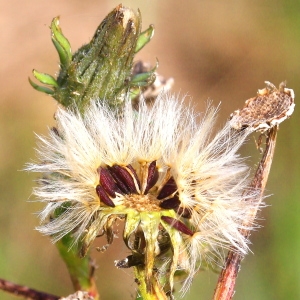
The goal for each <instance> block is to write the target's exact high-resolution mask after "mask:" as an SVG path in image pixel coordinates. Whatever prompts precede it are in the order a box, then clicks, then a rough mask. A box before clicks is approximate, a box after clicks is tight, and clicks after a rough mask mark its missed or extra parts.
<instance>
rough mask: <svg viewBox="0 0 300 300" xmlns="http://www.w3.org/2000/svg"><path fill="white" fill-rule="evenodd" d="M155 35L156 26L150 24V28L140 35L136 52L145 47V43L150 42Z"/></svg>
mask: <svg viewBox="0 0 300 300" xmlns="http://www.w3.org/2000/svg"><path fill="white" fill-rule="evenodd" d="M153 35H154V26H153V25H150V26H149V28H148V29H146V30H145V31H143V32H142V33H141V34H140V35H139V37H138V40H137V43H136V47H135V53H137V52H139V51H140V50H141V49H142V48H144V47H145V45H146V44H148V43H149V42H150V40H151V39H152V37H153Z"/></svg>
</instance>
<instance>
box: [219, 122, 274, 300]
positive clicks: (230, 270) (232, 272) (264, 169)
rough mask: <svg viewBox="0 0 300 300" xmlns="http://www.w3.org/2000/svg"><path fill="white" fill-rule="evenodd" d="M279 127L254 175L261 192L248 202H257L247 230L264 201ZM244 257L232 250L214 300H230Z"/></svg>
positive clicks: (246, 232)
mask: <svg viewBox="0 0 300 300" xmlns="http://www.w3.org/2000/svg"><path fill="white" fill-rule="evenodd" d="M277 129H278V128H277V126H275V127H273V128H272V129H270V130H269V132H268V135H267V140H266V147H265V151H264V153H263V156H262V158H261V161H260V163H259V165H258V168H257V170H256V173H255V175H254V178H253V181H252V183H251V188H254V189H256V190H258V191H259V195H258V197H257V199H249V200H248V201H253V202H256V205H255V208H254V209H253V210H252V211H251V212H250V216H249V218H246V219H247V222H246V223H245V224H243V225H245V228H247V227H251V224H253V222H254V220H255V218H256V215H257V211H258V209H259V207H260V205H261V202H262V199H263V193H264V190H265V187H266V183H267V180H268V176H269V173H270V168H271V165H272V160H273V156H274V150H275V144H276V136H277ZM242 234H243V235H244V236H245V237H247V238H248V237H249V235H250V231H249V230H243V231H242ZM243 258H244V256H243V255H242V254H241V253H239V252H238V251H237V250H235V249H232V250H230V251H229V252H228V255H227V258H226V263H225V268H224V269H223V270H222V272H221V274H220V277H219V279H218V284H217V287H216V290H215V294H214V297H213V300H230V299H232V297H233V294H234V287H235V282H236V279H237V275H238V272H239V270H240V264H241V261H242V260H243Z"/></svg>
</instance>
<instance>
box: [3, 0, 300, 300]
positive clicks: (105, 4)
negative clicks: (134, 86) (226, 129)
mask: <svg viewBox="0 0 300 300" xmlns="http://www.w3.org/2000/svg"><path fill="white" fill-rule="evenodd" d="M117 4H119V1H115V0H113V1H112V0H111V1H104V0H102V1H100V0H98V1H96V0H86V1H79V0H78V1H77V0H65V1H59V0H52V1H44V0H27V1H22V2H21V1H16V0H12V1H4V0H1V1H0V22H1V31H0V37H1V46H0V56H1V67H0V74H1V76H0V78H1V89H0V94H1V96H0V112H1V113H0V176H1V178H0V191H1V197H0V277H1V278H5V279H7V280H11V281H13V282H16V283H19V284H24V285H28V286H30V287H32V288H36V289H39V290H43V291H46V292H49V293H53V294H57V295H67V294H69V293H71V292H72V287H71V283H70V280H69V278H68V275H67V272H66V269H65V266H64V265H63V263H62V261H61V260H60V258H59V256H58V254H57V251H56V248H55V247H54V246H53V245H52V244H51V243H50V241H49V239H48V238H47V237H43V236H42V235H41V234H40V233H38V232H36V231H34V227H35V226H36V225H38V219H37V216H36V215H35V212H37V211H38V210H40V209H41V208H42V205H41V204H40V203H33V202H31V203H29V202H28V201H27V200H28V199H29V197H30V194H31V189H32V186H33V185H34V183H33V180H34V179H35V178H36V176H35V175H34V174H27V173H26V172H23V171H21V170H22V168H23V167H24V164H25V163H26V162H28V161H29V160H30V159H31V158H34V150H33V148H34V145H35V137H34V133H33V132H36V133H38V134H43V133H46V131H47V126H51V125H52V124H53V123H54V122H53V113H54V111H55V109H56V103H55V102H54V101H53V100H52V99H51V98H50V97H47V96H46V95H43V94H41V93H38V92H36V91H34V90H33V89H32V88H31V87H30V86H29V84H28V81H27V77H28V76H31V70H32V68H36V69H37V70H39V71H42V72H47V73H49V74H55V72H56V71H57V69H58V57H57V55H56V52H55V50H54V47H53V45H52V43H51V40H50V30H49V25H50V22H51V20H52V18H53V17H55V16H57V15H60V16H61V26H62V29H63V32H64V33H65V35H66V36H67V37H68V38H69V40H70V42H71V45H72V48H73V49H74V50H76V49H77V48H78V47H79V46H81V45H82V44H84V43H86V42H88V41H89V39H90V38H91V37H92V35H93V33H94V30H95V29H96V27H97V26H98V24H99V23H100V21H101V20H102V19H103V18H104V17H105V15H106V14H107V13H108V12H110V11H111V10H112V9H113V8H114V7H115V6H116V5H117ZM123 4H124V5H126V6H130V7H132V8H134V9H137V8H140V10H141V13H142V16H143V24H144V26H143V28H146V27H147V26H148V25H149V24H154V25H155V28H156V32H155V36H154V38H153V40H152V42H151V43H150V44H149V45H148V46H147V47H146V48H144V49H143V50H142V51H141V54H139V55H138V58H140V59H143V60H145V61H149V62H151V63H152V64H154V63H155V59H156V57H157V58H158V59H159V62H160V66H159V72H160V73H161V74H163V75H164V76H166V77H173V78H174V79H175V86H174V89H173V91H175V92H180V93H181V94H182V95H185V94H187V95H189V96H191V97H192V99H193V102H194V103H195V104H196V105H197V107H198V108H199V109H203V108H204V106H205V102H206V100H207V99H208V98H211V99H213V100H214V103H215V104H218V103H219V102H220V101H221V102H222V105H221V110H220V122H224V121H225V120H226V118H228V116H229V114H230V113H231V112H232V111H233V110H235V109H237V108H240V107H241V106H242V105H243V103H244V101H245V100H246V99H248V98H250V97H253V96H255V95H256V91H257V89H258V88H263V87H264V81H265V80H268V81H271V82H272V83H274V84H275V85H276V86H277V85H278V84H279V83H280V82H281V81H283V80H287V82H288V87H289V88H293V89H294V90H295V93H296V103H297V95H299V94H300V86H299V78H300V1H299V0H298V1H296V0H294V1H293V0H290V1H284V0H281V1H278V0H272V1H270V0H267V1H260V0H253V1H243V0H236V1H199V0H198V1H196V0H193V1H192V0H190V1H181V2H180V1H174V0H173V1H171V0H164V1H159V0H151V1H150V0H143V1H138V0H135V1H134V0H127V1H124V2H123ZM299 121H300V115H299V109H298V106H296V111H295V113H294V115H293V117H292V118H291V119H290V120H287V121H286V122H285V123H284V124H282V126H281V128H280V131H279V136H278V144H277V148H276V152H275V159H274V162H273V167H272V171H271V176H270V180H269V183H268V185H267V194H272V196H271V197H269V198H267V199H266V203H267V204H268V205H269V206H268V207H267V208H265V209H264V210H263V211H262V213H261V214H260V217H261V220H260V221H259V223H260V224H261V225H262V226H263V227H262V228H261V229H260V230H258V231H257V232H255V233H253V234H252V236H251V241H252V242H253V245H251V249H252V251H253V254H250V255H248V256H247V257H246V259H245V260H244V262H243V264H242V269H241V272H240V274H239V277H238V282H237V286H236V294H235V297H234V299H236V300H253V299H256V300H260V299H300V201H299V200H300V199H299V198H300V197H299V195H300V192H299V191H300V171H299V166H300V164H299V154H300V148H299V145H300V137H299V125H300V123H299ZM245 153H246V154H247V155H254V156H255V158H253V159H249V163H251V164H252V165H253V168H255V163H257V161H258V155H257V150H256V148H255V144H254V141H253V140H249V142H248V144H247V146H246V147H245ZM98 243H100V244H101V243H102V241H101V239H99V241H98ZM122 249H123V250H122ZM127 253H128V251H127V250H126V249H124V248H122V241H121V239H119V241H118V242H117V243H114V244H113V245H112V247H111V248H109V249H108V251H107V252H106V253H104V254H102V253H97V252H96V251H93V257H94V258H95V260H96V263H97V264H98V266H99V268H98V270H97V278H98V286H99V288H100V291H101V295H102V299H104V300H106V299H125V300H126V299H134V297H135V287H136V286H135V283H134V281H133V277H132V274H131V270H126V269H124V270H116V269H115V267H114V264H113V261H114V260H115V259H122V258H124V257H125V255H127ZM216 280H217V275H215V274H213V273H211V272H205V273H201V274H199V275H198V277H197V280H196V281H195V282H194V284H193V287H192V289H191V291H190V292H189V293H188V294H187V296H186V299H211V297H212V294H213V290H214V287H215V284H216ZM0 299H4V300H8V299H17V298H16V297H14V296H11V295H7V294H5V293H3V292H1V291H0Z"/></svg>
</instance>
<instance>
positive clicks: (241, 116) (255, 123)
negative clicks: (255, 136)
mask: <svg viewBox="0 0 300 300" xmlns="http://www.w3.org/2000/svg"><path fill="white" fill-rule="evenodd" d="M265 83H266V87H265V88H264V89H261V90H258V92H257V96H256V97H254V98H250V99H248V100H246V102H245V106H244V108H243V109H241V110H236V111H235V112H234V113H232V114H231V115H230V124H231V127H232V128H234V129H237V130H240V129H245V128H247V129H248V130H250V131H261V132H265V131H267V130H269V129H271V128H272V127H274V126H277V125H279V124H280V123H281V122H283V121H284V120H285V119H287V118H288V117H289V116H290V115H292V113H293V111H294V107H295V103H294V98H295V94H294V91H293V90H292V89H288V88H286V83H285V82H282V83H281V84H280V85H279V89H277V88H276V87H275V86H274V85H273V84H272V83H270V82H269V81H265Z"/></svg>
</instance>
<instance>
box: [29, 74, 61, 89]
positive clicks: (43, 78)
mask: <svg viewBox="0 0 300 300" xmlns="http://www.w3.org/2000/svg"><path fill="white" fill-rule="evenodd" d="M32 73H33V76H34V77H35V78H36V79H37V80H38V81H39V82H41V83H44V84H47V85H50V86H53V87H58V83H57V82H56V80H55V78H54V77H52V76H51V75H49V74H46V73H40V72H38V71H36V70H33V71H32Z"/></svg>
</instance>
